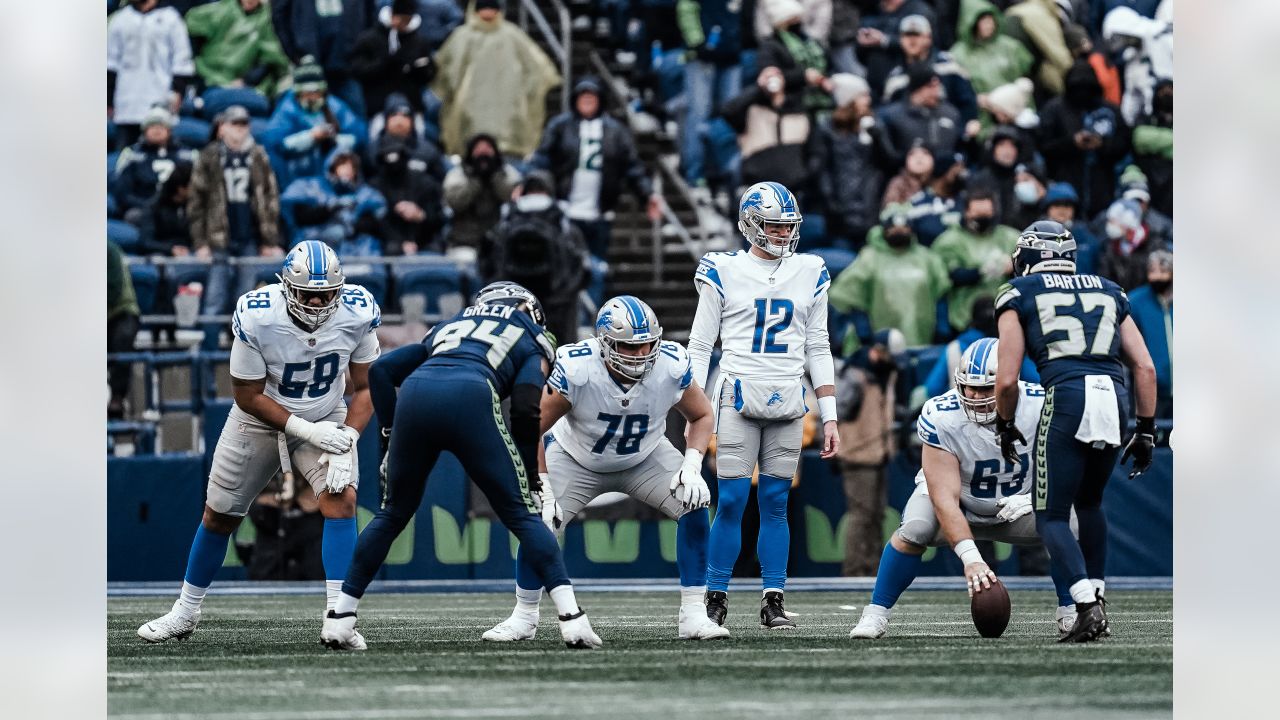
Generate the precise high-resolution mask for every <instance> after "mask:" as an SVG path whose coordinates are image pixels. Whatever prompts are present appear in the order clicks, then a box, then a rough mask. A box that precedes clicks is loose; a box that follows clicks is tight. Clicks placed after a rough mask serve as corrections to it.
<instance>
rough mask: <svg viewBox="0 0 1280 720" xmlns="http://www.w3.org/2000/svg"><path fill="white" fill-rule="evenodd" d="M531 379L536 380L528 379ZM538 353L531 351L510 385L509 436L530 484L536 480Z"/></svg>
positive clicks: (540, 378)
mask: <svg viewBox="0 0 1280 720" xmlns="http://www.w3.org/2000/svg"><path fill="white" fill-rule="evenodd" d="M531 380H536V381H537V382H536V384H535V383H534V382H530V381H531ZM542 382H543V375H542V356H541V355H537V354H531V355H530V356H529V359H528V360H526V361H525V364H524V365H523V366H521V368H520V372H519V373H518V374H517V375H516V384H515V386H514V387H512V388H511V440H512V441H513V442H514V443H515V445H516V451H517V452H519V453H520V460H521V462H523V463H524V467H525V470H526V473H525V474H526V477H528V478H529V480H530V484H531V485H532V484H536V482H537V477H538V473H537V468H538V441H539V439H540V438H541V435H542V433H541V432H539V431H540V429H541V428H540V425H541V422H542V406H541V402H542Z"/></svg>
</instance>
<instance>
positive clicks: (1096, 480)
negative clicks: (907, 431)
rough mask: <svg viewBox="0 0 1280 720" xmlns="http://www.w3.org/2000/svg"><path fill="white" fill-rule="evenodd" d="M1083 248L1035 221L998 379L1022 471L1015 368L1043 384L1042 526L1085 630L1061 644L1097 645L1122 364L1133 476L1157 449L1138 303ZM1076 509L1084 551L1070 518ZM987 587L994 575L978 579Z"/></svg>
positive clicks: (1013, 291)
mask: <svg viewBox="0 0 1280 720" xmlns="http://www.w3.org/2000/svg"><path fill="white" fill-rule="evenodd" d="M1075 258H1076V242H1075V238H1073V237H1072V236H1071V232H1070V231H1069V230H1067V229H1066V228H1065V227H1063V226H1062V225H1061V224H1059V223H1056V222H1053V221H1051V220H1040V221H1038V222H1035V223H1032V224H1031V225H1030V226H1029V227H1028V228H1027V229H1026V230H1024V231H1023V232H1022V235H1020V236H1019V237H1018V245H1017V248H1016V249H1015V251H1014V255H1013V274H1014V278H1013V280H1011V281H1010V282H1009V283H1007V284H1005V285H1004V286H1003V287H1001V288H1000V291H999V292H998V293H997V295H996V315H997V318H998V323H999V328H1000V350H999V354H1000V363H999V368H998V369H997V373H996V413H997V415H998V417H997V419H996V432H997V434H998V435H999V437H1000V446H1001V451H1002V453H1003V455H1004V457H1005V458H1006V459H1008V460H1009V461H1010V462H1013V461H1014V459H1015V458H1016V457H1017V456H1018V451H1017V444H1018V443H1021V444H1023V445H1025V444H1026V443H1027V441H1026V436H1025V435H1024V433H1023V432H1022V431H1021V430H1019V428H1018V426H1017V423H1016V421H1015V412H1016V411H1017V410H1018V405H1019V403H1020V402H1021V401H1022V400H1023V399H1024V398H1022V397H1021V395H1020V393H1019V385H1018V368H1019V367H1020V366H1021V365H1022V359H1023V356H1024V355H1026V354H1029V355H1030V356H1031V359H1032V360H1034V361H1035V364H1036V369H1037V370H1038V371H1039V372H1040V381H1041V383H1042V384H1043V385H1044V387H1045V398H1044V406H1043V409H1042V410H1041V413H1040V423H1039V425H1038V427H1037V429H1036V434H1035V436H1034V438H1033V441H1032V442H1033V447H1034V454H1035V512H1036V526H1037V529H1038V530H1039V531H1040V536H1041V537H1042V538H1043V539H1044V544H1045V547H1047V548H1048V550H1049V558H1050V562H1051V563H1052V564H1053V565H1054V572H1055V574H1056V575H1058V576H1061V577H1064V578H1066V579H1067V581H1068V582H1069V583H1070V586H1069V587H1070V592H1071V597H1072V599H1074V600H1075V604H1076V622H1075V625H1074V626H1073V627H1072V628H1071V630H1070V631H1069V632H1068V633H1066V634H1065V635H1064V636H1063V637H1062V638H1061V639H1060V642H1089V641H1092V640H1096V639H1098V637H1100V636H1102V635H1104V634H1107V633H1108V630H1109V628H1108V625H1107V614H1106V608H1105V606H1104V600H1103V594H1104V593H1105V591H1106V586H1105V578H1106V574H1105V570H1106V555H1107V520H1106V517H1105V516H1104V515H1103V514H1102V491H1103V489H1104V488H1105V487H1106V485H1107V480H1108V479H1109V478H1110V477H1111V472H1112V470H1114V469H1115V466H1116V456H1117V455H1118V454H1119V453H1120V433H1121V422H1122V418H1124V417H1125V413H1126V408H1127V407H1128V405H1129V401H1128V392H1129V391H1128V388H1126V387H1125V376H1124V366H1125V365H1128V366H1129V369H1130V370H1131V371H1132V372H1133V378H1134V395H1135V403H1134V404H1135V409H1136V411H1137V416H1138V425H1137V431H1136V432H1135V433H1134V435H1133V437H1131V438H1130V439H1129V443H1128V445H1127V446H1126V447H1125V450H1124V456H1123V457H1121V458H1120V462H1124V461H1125V460H1128V459H1129V456H1130V455H1132V456H1133V460H1134V462H1133V471H1132V472H1131V473H1129V477H1130V478H1133V477H1136V476H1138V475H1139V474H1141V473H1142V472H1143V471H1145V470H1146V469H1147V468H1148V467H1150V466H1151V455H1152V448H1153V447H1154V446H1155V429H1156V428H1155V407H1156V375H1155V368H1154V366H1153V365H1152V362H1151V355H1150V354H1149V353H1148V352H1147V346H1146V344H1145V343H1144V342H1143V340H1142V333H1141V332H1139V331H1138V326H1137V325H1136V324H1134V322H1133V318H1131V317H1129V298H1128V297H1127V296H1126V295H1125V294H1124V291H1123V290H1121V289H1120V286H1119V285H1116V284H1115V283H1114V282H1112V281H1110V280H1108V279H1106V278H1102V277H1098V276H1097V275H1076V274H1075V272H1076V263H1075ZM1073 504H1074V506H1075V512H1076V517H1077V518H1078V522H1079V538H1080V539H1079V542H1077V541H1076V538H1075V537H1074V536H1073V535H1072V533H1071V528H1070V527H1069V518H1070V513H1071V509H1072V505H1073ZM978 582H982V583H985V582H986V576H975V577H971V578H970V584H971V585H974V584H976V583H978Z"/></svg>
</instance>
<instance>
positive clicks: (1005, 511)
mask: <svg viewBox="0 0 1280 720" xmlns="http://www.w3.org/2000/svg"><path fill="white" fill-rule="evenodd" d="M996 505H997V506H998V507H999V508H1000V510H999V512H997V513H996V519H997V520H999V521H1001V522H1013V521H1014V520H1017V519H1018V518H1020V517H1022V516H1023V515H1026V514H1027V513H1030V512H1031V494H1030V493H1020V494H1018V495H1011V496H1009V497H1003V498H1000V500H998V501H997V502H996Z"/></svg>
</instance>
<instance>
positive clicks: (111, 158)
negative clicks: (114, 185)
mask: <svg viewBox="0 0 1280 720" xmlns="http://www.w3.org/2000/svg"><path fill="white" fill-rule="evenodd" d="M119 160H120V151H119V150H117V151H116V152H109V153H107V187H108V188H109V187H111V181H112V180H115V179H116V163H117V162H119Z"/></svg>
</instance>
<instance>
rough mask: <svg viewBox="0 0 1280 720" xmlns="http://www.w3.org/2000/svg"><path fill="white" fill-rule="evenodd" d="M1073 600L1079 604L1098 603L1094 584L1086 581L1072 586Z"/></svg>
mask: <svg viewBox="0 0 1280 720" xmlns="http://www.w3.org/2000/svg"><path fill="white" fill-rule="evenodd" d="M1071 599H1072V600H1075V601H1076V602H1078V603H1091V602H1097V600H1098V598H1096V597H1094V596H1093V583H1091V582H1089V581H1088V580H1087V579H1086V580H1081V581H1079V582H1077V583H1074V584H1072V586H1071Z"/></svg>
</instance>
